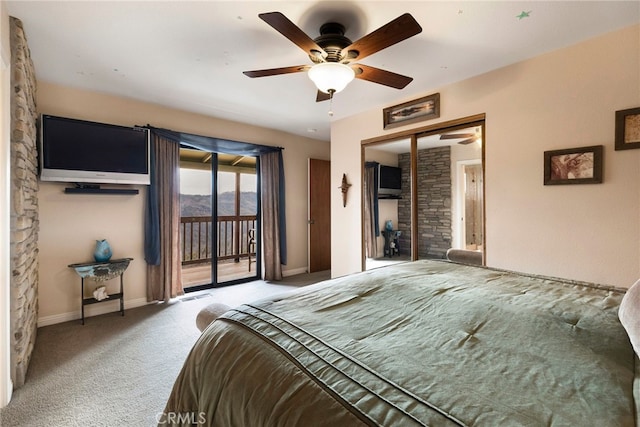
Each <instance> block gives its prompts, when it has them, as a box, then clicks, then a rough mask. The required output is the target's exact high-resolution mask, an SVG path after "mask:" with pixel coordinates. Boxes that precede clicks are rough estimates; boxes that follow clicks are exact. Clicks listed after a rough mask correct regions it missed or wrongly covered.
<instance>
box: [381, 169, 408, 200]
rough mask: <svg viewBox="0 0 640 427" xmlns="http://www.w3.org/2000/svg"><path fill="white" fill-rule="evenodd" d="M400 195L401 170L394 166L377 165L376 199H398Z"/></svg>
mask: <svg viewBox="0 0 640 427" xmlns="http://www.w3.org/2000/svg"><path fill="white" fill-rule="evenodd" d="M401 194H402V169H400V168H397V167H394V166H385V165H379V168H378V197H379V198H381V199H384V198H387V199H389V198H400V195H401Z"/></svg>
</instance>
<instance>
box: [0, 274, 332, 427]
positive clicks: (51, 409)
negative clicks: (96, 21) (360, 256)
mask: <svg viewBox="0 0 640 427" xmlns="http://www.w3.org/2000/svg"><path fill="white" fill-rule="evenodd" d="M328 278H329V272H320V273H312V274H303V275H299V276H292V277H288V278H285V279H284V280H283V281H282V282H270V283H267V282H263V281H256V282H250V283H245V284H241V285H235V286H229V287H225V288H218V289H212V290H207V291H200V292H197V293H192V294H187V295H186V296H185V297H183V298H181V299H176V300H175V301H172V302H170V303H168V304H152V305H147V306H144V307H139V308H135V309H130V310H126V311H125V316H124V317H122V316H120V315H119V313H109V314H105V315H101V316H95V317H90V318H87V319H86V324H85V325H84V326H83V325H80V321H73V322H66V323H60V324H57V325H51V326H46V327H43V328H40V329H38V335H37V338H36V345H35V349H34V352H33V355H32V359H31V363H30V365H29V371H28V373H27V380H26V383H25V385H24V386H23V387H21V388H20V389H18V390H16V391H14V395H13V398H12V400H11V402H10V403H9V405H7V407H5V408H3V409H2V410H0V425H1V426H4V427H14V426H20V427H31V426H34V427H36V426H114V425H130V426H155V425H157V421H156V419H157V418H156V417H157V415H158V414H159V413H161V412H162V410H163V409H164V405H165V402H166V400H167V398H168V396H169V393H170V392H171V388H172V387H173V382H174V381H175V378H176V377H177V375H178V372H179V371H180V368H181V367H182V363H183V362H184V360H185V358H186V356H187V354H188V352H189V350H190V349H191V346H192V345H193V343H194V342H195V341H196V339H197V338H198V336H199V335H200V331H198V329H197V327H196V322H195V319H196V315H197V314H198V311H200V309H201V308H202V307H204V306H205V305H208V304H210V303H212V302H220V303H223V304H227V305H229V306H231V307H233V306H237V305H240V304H242V303H245V302H250V301H253V300H256V299H260V298H265V297H267V296H270V295H273V294H277V293H281V292H285V291H290V290H292V289H295V288H296V287H300V286H304V285H307V284H312V283H316V282H319V281H322V280H325V279H328ZM125 308H126V306H125Z"/></svg>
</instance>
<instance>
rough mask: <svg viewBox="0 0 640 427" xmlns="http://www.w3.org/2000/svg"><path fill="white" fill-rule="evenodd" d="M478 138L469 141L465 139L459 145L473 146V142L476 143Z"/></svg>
mask: <svg viewBox="0 0 640 427" xmlns="http://www.w3.org/2000/svg"><path fill="white" fill-rule="evenodd" d="M475 141H476V138H475V137H473V138H469V139H465V140H464V141H460V142H458V144H462V145H467V144H471V143H472V142H475Z"/></svg>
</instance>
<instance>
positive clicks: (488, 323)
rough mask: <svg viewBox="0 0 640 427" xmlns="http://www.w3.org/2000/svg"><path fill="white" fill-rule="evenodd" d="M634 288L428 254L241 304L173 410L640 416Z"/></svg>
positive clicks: (225, 421) (395, 416) (473, 421)
mask: <svg viewBox="0 0 640 427" xmlns="http://www.w3.org/2000/svg"><path fill="white" fill-rule="evenodd" d="M623 296H624V290H620V289H615V288H611V287H600V286H595V285H590V284H586V283H578V282H567V281H561V280H556V279H552V278H544V277H533V276H528V275H524V274H517V273H513V272H508V271H502V270H495V269H490V268H484V267H477V266H465V265H459V264H455V263H451V262H446V261H426V260H425V261H417V262H411V263H404V264H399V265H395V266H391V267H385V268H380V269H375V270H371V271H367V272H363V273H358V274H354V275H351V276H347V277H343V278H338V279H333V280H329V281H326V282H323V283H319V284H316V285H312V286H308V287H305V288H302V289H300V290H297V291H295V292H293V293H289V294H286V295H282V296H278V297H274V298H270V299H265V300H261V301H257V302H255V303H251V304H246V305H242V306H239V307H236V308H234V309H232V310H230V311H228V312H227V313H225V314H224V315H222V316H221V317H220V318H219V319H217V320H216V321H214V322H213V323H211V324H210V325H209V326H208V327H207V328H206V329H205V330H204V332H203V333H202V335H201V337H200V338H199V340H198V341H197V343H196V344H195V345H194V347H193V349H192V350H191V352H190V354H189V356H188V358H187V360H186V362H185V364H184V366H183V368H182V371H181V373H180V374H179V376H178V378H177V380H176V382H175V385H174V387H173V391H172V393H171V395H170V397H169V400H168V402H167V405H166V408H165V417H166V418H165V419H164V420H162V422H161V423H162V424H164V423H165V422H168V423H170V424H184V425H187V424H191V423H199V424H201V425H212V426H299V425H304V426H309V425H314V426H324V425H326V426H357V425H375V426H413V425H415V426H424V425H429V426H634V425H636V418H635V417H636V415H635V414H636V399H635V397H634V396H635V395H634V385H636V378H635V377H636V375H635V369H636V363H635V362H636V355H635V353H634V350H633V347H632V345H631V343H630V341H629V336H628V335H627V333H626V331H625V329H624V328H623V326H622V325H621V323H620V321H619V319H618V308H619V306H620V303H621V301H622V298H623Z"/></svg>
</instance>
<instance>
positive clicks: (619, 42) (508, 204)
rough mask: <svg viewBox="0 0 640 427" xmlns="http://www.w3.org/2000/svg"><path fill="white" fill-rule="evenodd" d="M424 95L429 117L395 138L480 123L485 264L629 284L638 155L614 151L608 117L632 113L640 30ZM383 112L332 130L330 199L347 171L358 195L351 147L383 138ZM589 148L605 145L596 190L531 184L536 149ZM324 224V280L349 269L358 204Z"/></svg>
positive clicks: (354, 256) (639, 195) (353, 261)
mask: <svg viewBox="0 0 640 427" xmlns="http://www.w3.org/2000/svg"><path fill="white" fill-rule="evenodd" d="M434 92H440V97H441V117H440V118H439V119H437V120H435V121H430V122H422V123H419V124H417V125H414V126H407V127H404V128H399V129H394V131H399V130H405V129H409V128H411V127H418V126H420V125H422V126H424V125H425V124H434V123H437V122H439V121H447V120H453V119H456V118H460V117H466V116H471V115H474V114H479V113H486V141H485V143H486V146H485V150H486V176H485V183H486V213H487V219H486V220H487V237H486V245H487V263H488V265H490V266H494V267H500V268H507V269H513V270H517V271H523V272H530V273H538V274H546V275H551V276H558V277H564V278H570V279H576V280H586V281H592V282H598V283H604V284H611V285H617V286H625V287H626V286H630V285H631V284H632V283H633V282H634V281H635V280H636V279H637V278H638V277H640V150H626V151H614V112H615V111H616V110H621V109H626V108H633V107H638V106H640V26H637V25H636V26H633V27H630V28H627V29H624V30H621V31H617V32H614V33H611V34H607V35H604V36H601V37H598V38H596V39H593V40H589V41H586V42H583V43H581V44H578V45H575V46H572V47H569V48H565V49H562V50H558V51H555V52H551V53H548V54H545V55H542V56H540V57H537V58H534V59H532V60H528V61H524V62H521V63H518V64H515V65H512V66H509V67H505V68H502V69H499V70H496V71H493V72H490V73H487V74H484V75H481V76H478V77H475V78H472V79H468V80H465V81H462V82H459V83H456V84H452V85H449V86H445V87H441V88H433V90H429V91H428V92H425V93H424V95H427V94H429V93H434ZM419 96H420V94H418V95H416V96H411V97H410V99H413V98H417V97H419ZM407 100H408V99H406V98H405V99H397V103H400V102H403V101H407ZM391 104H396V102H392V103H391ZM385 106H387V105H384V106H378V107H377V108H372V109H371V110H369V111H367V112H365V113H362V114H359V115H357V116H353V117H350V118H346V119H343V120H340V121H337V122H335V123H333V125H332V129H331V140H332V144H331V158H332V177H331V178H332V189H333V191H334V192H336V193H337V191H338V190H336V188H337V187H338V186H339V182H340V178H341V176H342V174H343V173H347V175H348V176H350V177H351V180H352V184H353V187H352V192H353V194H351V193H350V194H349V196H350V197H353V200H357V199H358V198H359V197H360V196H361V194H360V193H361V182H360V154H359V153H360V141H361V140H363V139H366V138H372V137H377V136H380V135H384V134H385V131H384V130H383V129H382V120H381V114H380V110H381V109H382V108H383V107H385ZM372 123H378V125H377V126H374V127H372V126H371V124H372ZM588 145H604V147H605V150H604V183H603V184H595V185H573V186H571V185H570V186H544V185H543V184H542V179H543V161H542V160H543V152H544V151H545V150H554V149H562V148H570V147H581V146H588ZM337 197H338V195H337V194H334V195H333V198H337ZM332 219H333V228H332V235H333V247H332V267H333V268H332V275H333V276H342V275H345V274H349V273H353V272H357V271H360V268H361V248H360V243H359V242H360V239H361V231H360V228H361V227H360V223H361V212H360V203H350V204H349V205H348V206H347V208H345V209H342V207H340V209H338V208H337V207H336V206H335V205H333V206H332ZM338 236H339V237H340V238H339V239H338ZM338 241H339V242H340V243H339V244H338Z"/></svg>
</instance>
